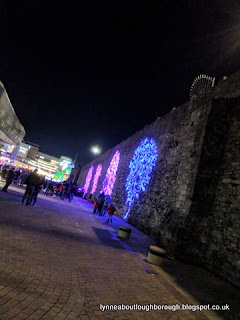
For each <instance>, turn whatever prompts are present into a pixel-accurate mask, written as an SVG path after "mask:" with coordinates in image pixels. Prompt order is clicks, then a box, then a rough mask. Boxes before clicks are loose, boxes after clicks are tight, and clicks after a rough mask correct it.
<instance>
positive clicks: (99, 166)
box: [91, 164, 102, 194]
mask: <svg viewBox="0 0 240 320" xmlns="http://www.w3.org/2000/svg"><path fill="white" fill-rule="evenodd" d="M101 172H102V165H101V164H99V165H98V166H97V169H96V173H95V175H94V178H93V186H92V191H91V194H94V192H95V191H96V189H97V185H98V180H99V178H100V176H101Z"/></svg>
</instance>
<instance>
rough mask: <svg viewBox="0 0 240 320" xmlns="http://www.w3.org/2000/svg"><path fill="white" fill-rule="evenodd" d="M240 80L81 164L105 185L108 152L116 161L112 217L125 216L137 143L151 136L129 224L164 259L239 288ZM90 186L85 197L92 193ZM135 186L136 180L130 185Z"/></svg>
mask: <svg viewBox="0 0 240 320" xmlns="http://www.w3.org/2000/svg"><path fill="white" fill-rule="evenodd" d="M239 96H240V74H235V75H233V76H232V77H230V78H228V79H227V80H225V81H222V82H220V83H219V85H218V87H215V88H213V89H212V90H211V91H210V92H208V93H207V94H204V95H202V96H201V97H197V99H195V100H192V101H190V102H188V103H186V104H184V105H182V106H180V107H179V108H177V109H176V110H173V111H171V112H170V113H169V114H167V115H166V116H164V117H162V118H158V119H157V120H156V121H155V122H154V123H152V124H151V125H148V126H146V127H145V128H144V129H143V130H141V131H139V132H136V133H135V134H134V135H133V136H131V137H129V138H128V139H127V140H125V141H123V142H122V143H120V144H119V145H117V146H115V147H114V148H112V149H111V150H108V151H107V152H106V153H105V154H103V155H101V156H100V157H98V158H97V159H95V160H94V161H93V162H91V163H89V164H87V165H85V166H84V167H83V168H82V170H81V173H80V177H79V180H78V184H79V185H80V186H84V184H85V180H86V176H87V173H88V170H89V168H90V166H91V165H93V166H94V170H93V175H94V173H95V170H96V167H97V166H98V165H99V164H102V175H101V177H100V179H99V181H98V186H97V190H96V192H95V194H94V195H93V198H94V197H95V196H96V195H97V194H98V193H99V192H100V190H101V189H102V184H103V180H104V178H105V175H106V171H107V168H108V166H109V163H110V161H111V159H112V157H113V155H114V153H115V152H116V151H117V150H119V152H120V162H119V167H118V171H117V175H116V182H115V184H114V188H113V193H112V199H113V202H114V203H115V205H116V207H117V215H118V216H120V217H123V216H124V214H125V213H126V211H127V206H126V199H127V192H126V188H125V184H126V179H127V176H128V174H129V163H130V161H131V159H132V158H133V155H134V152H135V150H136V148H137V146H138V145H139V144H140V142H141V141H142V140H143V139H145V138H146V137H148V138H153V139H154V140H155V142H156V144H157V150H158V157H157V161H156V165H155V167H154V168H153V171H152V172H151V174H150V182H149V184H148V185H147V186H146V190H145V192H143V191H142V192H140V193H139V197H138V198H135V199H134V202H133V204H132V206H131V210H130V213H129V216H128V222H129V223H130V224H132V225H134V226H135V227H137V228H139V229H140V230H142V231H144V232H145V233H147V234H149V235H151V236H153V237H154V238H156V239H158V241H159V244H160V245H161V246H163V247H166V248H167V250H168V254H169V256H170V257H176V258H178V259H181V260H183V261H187V262H190V263H197V264H200V265H203V266H205V267H206V268H208V269H209V270H211V271H212V272H215V273H216V274H218V275H220V276H222V277H224V278H225V279H228V280H229V281H231V282H233V283H235V284H237V285H240V283H239V272H240V261H239V247H240V239H239V231H240V225H239V207H240V199H239V197H240V196H239V194H240V190H239V188H240V187H239V179H240V178H239V174H240V167H239V159H240V158H239V152H240V151H239V143H240V142H239V141H240V136H239V132H240V129H239V113H240V112H239V107H238V106H239V105H240V103H239V101H238V99H237V97H239ZM92 181H93V179H92V180H91V183H90V186H89V189H88V193H87V196H88V195H89V193H90V192H91V189H92ZM136 181H137V180H136Z"/></svg>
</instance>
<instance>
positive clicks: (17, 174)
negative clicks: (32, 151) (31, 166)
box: [0, 165, 30, 185]
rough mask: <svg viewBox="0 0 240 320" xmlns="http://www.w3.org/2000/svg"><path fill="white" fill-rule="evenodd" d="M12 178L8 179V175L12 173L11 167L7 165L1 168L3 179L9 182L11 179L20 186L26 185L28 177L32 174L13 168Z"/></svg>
mask: <svg viewBox="0 0 240 320" xmlns="http://www.w3.org/2000/svg"><path fill="white" fill-rule="evenodd" d="M11 169H12V170H11V174H10V176H11V177H8V173H9V171H10V166H8V165H5V166H3V167H0V171H1V177H2V179H7V178H8V180H9V178H11V179H10V180H11V183H12V182H13V183H16V184H19V185H23V184H25V183H26V179H27V177H28V175H29V174H30V172H29V170H19V169H14V168H11Z"/></svg>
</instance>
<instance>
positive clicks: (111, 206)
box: [107, 203, 116, 223]
mask: <svg viewBox="0 0 240 320" xmlns="http://www.w3.org/2000/svg"><path fill="white" fill-rule="evenodd" d="M115 211H116V208H115V207H114V205H113V204H112V203H111V204H110V206H109V207H108V219H107V223H108V222H109V219H111V222H112V216H113V214H114V212H115Z"/></svg>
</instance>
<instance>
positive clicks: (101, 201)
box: [97, 192, 105, 216]
mask: <svg viewBox="0 0 240 320" xmlns="http://www.w3.org/2000/svg"><path fill="white" fill-rule="evenodd" d="M97 200H98V201H97V204H98V214H99V215H100V216H101V215H102V212H101V211H102V207H103V205H104V201H105V194H104V192H102V193H100V195H99V196H98V198H97Z"/></svg>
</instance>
